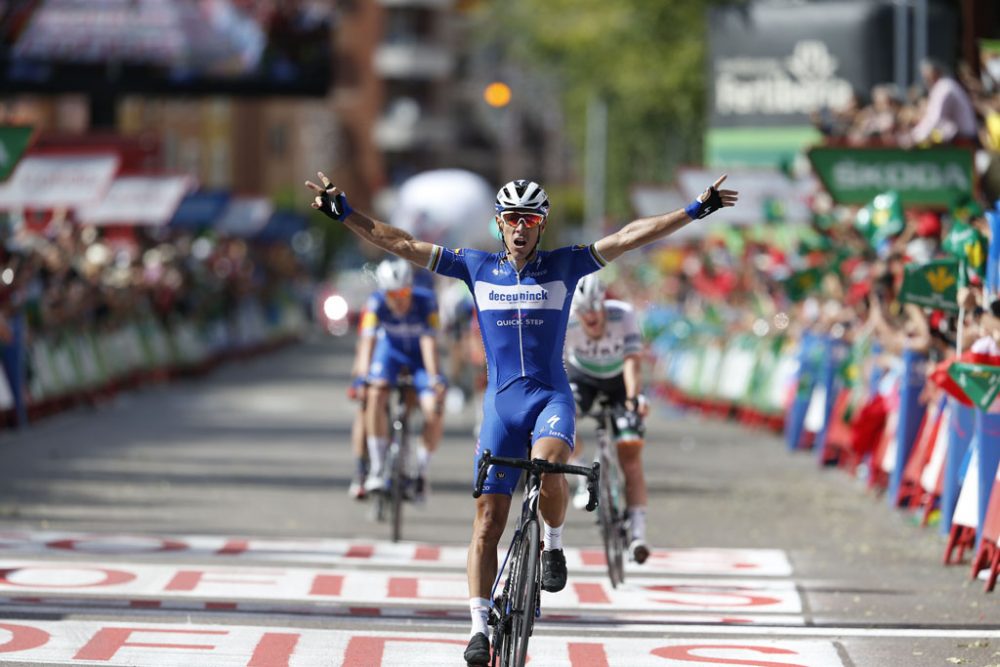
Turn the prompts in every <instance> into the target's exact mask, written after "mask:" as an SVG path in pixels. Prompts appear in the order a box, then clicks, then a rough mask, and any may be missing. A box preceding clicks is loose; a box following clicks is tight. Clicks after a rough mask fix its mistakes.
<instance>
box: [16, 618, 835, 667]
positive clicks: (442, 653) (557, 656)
mask: <svg viewBox="0 0 1000 667" xmlns="http://www.w3.org/2000/svg"><path fill="white" fill-rule="evenodd" d="M467 641H468V635H467V634H463V633H457V632H456V633H443V632H372V631H358V630H326V629H313V628H294V627H277V628H269V627H258V626H251V625H208V624H199V623H189V622H188V623H122V622H109V621H75V620H71V621H35V620H29V621H20V620H17V621H9V622H8V621H2V622H0V661H3V662H7V661H8V660H10V661H15V662H28V663H37V664H56V663H58V664H87V665H94V664H101V665H150V666H152V667H167V666H177V667H188V666H189V665H212V666H213V667H277V666H278V665H286V666H295V667H314V666H315V667H319V666H320V665H322V666H324V667H328V666H330V665H339V666H340V667H389V666H393V667H395V666H397V665H407V667H439V666H440V665H450V664H454V663H455V661H456V658H457V657H458V656H461V652H462V650H463V649H464V648H465V644H466V642H467ZM528 660H529V661H530V664H532V665H535V664H537V665H566V666H567V667H596V666H601V667H654V666H655V667H671V666H684V665H690V664H692V663H699V664H720V665H721V664H727V665H737V664H738V665H775V666H777V665H790V666H794V665H813V666H814V667H833V666H837V667H839V666H840V665H842V664H843V662H842V661H841V659H840V657H839V655H838V651H837V648H836V646H835V645H834V644H833V643H832V642H829V641H822V640H794V639H792V640H773V639H770V640H755V639H743V638H737V639H725V638H716V639H705V638H693V637H688V638H685V637H671V638H669V639H665V638H636V637H633V638H614V637H594V636H574V635H570V636H562V637H555V636H546V635H541V634H536V635H535V636H534V637H532V639H531V644H530V646H529V648H528Z"/></svg>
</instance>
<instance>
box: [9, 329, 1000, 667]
mask: <svg viewBox="0 0 1000 667" xmlns="http://www.w3.org/2000/svg"><path fill="white" fill-rule="evenodd" d="M350 342H351V341H345V340H332V339H322V340H314V341H311V342H308V343H304V344H301V345H297V346H295V347H292V348H288V349H286V350H283V351H281V352H279V353H276V354H273V355H270V356H267V357H262V358H257V359H254V360H250V361H246V362H239V363H233V364H230V365H228V366H225V367H223V368H221V369H219V370H217V371H216V372H214V373H213V374H211V375H210V376H208V377H206V378H202V379H199V380H191V381H179V382H174V383H170V384H165V385H159V386H154V387H147V388H145V389H142V390H140V391H137V392H133V393H130V394H128V395H121V396H119V397H118V398H117V399H115V400H114V401H113V402H112V403H109V404H107V405H102V406H99V407H97V408H95V409H80V410H76V411H74V412H72V413H68V414H63V415H60V416H57V417H54V418H51V419H49V420H47V421H44V422H41V423H38V424H36V425H34V426H32V427H30V428H28V429H26V430H24V431H22V432H18V433H10V432H4V433H0V664H4V665H13V664H17V665H20V664H24V665H29V664H30V665H38V664H73V665H185V666H190V665H210V666H212V667H215V666H216V665H249V666H254V667H262V666H263V667H271V666H272V665H350V666H352V667H358V666H362V665H364V666H367V665H373V666H374V665H451V664H455V665H460V664H462V661H461V660H460V654H461V648H462V646H464V643H465V639H466V638H467V632H468V630H467V628H468V621H467V611H466V609H467V607H466V599H467V593H466V590H465V586H464V546H463V545H464V544H465V543H466V541H467V539H468V535H469V529H470V525H471V520H472V515H473V501H472V499H471V497H470V495H469V484H470V482H469V478H470V475H471V452H472V446H473V442H472V440H471V436H470V434H471V429H472V420H473V414H472V410H471V409H467V410H465V411H463V412H461V413H459V414H452V415H449V416H448V424H447V429H446V437H445V440H444V442H443V444H442V447H441V450H440V452H439V453H438V455H437V456H436V457H435V459H434V462H433V472H432V477H433V487H432V488H433V491H432V495H431V498H430V500H429V502H428V503H427V505H426V506H424V507H422V508H408V509H409V510H410V511H409V512H408V514H407V516H406V525H405V537H406V539H407V542H406V543H405V544H402V545H395V546H394V545H391V544H389V543H387V541H386V537H387V535H388V530H387V527H386V526H385V525H382V524H377V523H373V522H371V521H369V520H368V519H367V516H366V509H367V508H366V507H365V506H364V505H363V504H358V503H355V502H353V501H351V500H349V499H348V497H347V495H346V493H345V491H346V486H347V483H348V481H349V475H350V473H351V470H352V464H351V456H350V451H349V447H348V444H347V438H348V432H349V425H350V419H351V417H352V414H353V410H354V407H353V405H352V404H350V403H349V402H348V401H347V400H346V399H345V388H346V385H347V381H348V376H347V372H348V369H349V364H350ZM648 426H649V439H648V443H647V446H646V450H645V461H646V465H645V469H646V472H647V476H648V479H649V486H650V491H651V502H650V525H649V538H650V541H651V543H652V544H653V545H654V547H655V549H656V551H655V554H654V557H653V558H652V559H651V561H650V562H649V563H648V564H647V566H645V567H644V568H641V569H639V568H634V567H633V568H632V569H631V570H630V572H629V580H628V582H627V584H626V586H625V587H624V588H620V589H618V590H612V589H611V588H610V586H609V585H608V584H607V582H606V577H604V576H603V575H602V570H601V567H600V564H599V563H597V562H596V561H595V555H596V554H597V551H596V547H597V546H598V536H597V531H596V529H595V527H594V525H593V520H592V518H591V517H590V516H589V515H585V514H583V513H582V512H576V511H574V510H571V514H570V519H569V523H568V527H567V531H566V537H565V540H566V543H567V545H568V546H569V547H571V550H570V551H569V556H570V576H571V580H570V586H569V587H568V588H567V590H566V591H564V592H563V593H560V594H558V595H548V594H546V596H544V597H543V602H542V604H543V616H542V618H541V619H540V621H539V623H538V625H537V628H536V632H535V636H534V638H533V639H532V650H533V655H534V656H535V657H534V660H533V664H538V665H546V666H548V665H573V666H574V667H584V666H593V667H600V666H602V665H606V666H608V667H615V666H621V667H624V666H626V665H627V666H630V667H632V666H642V665H657V666H661V665H690V664H717V665H721V664H726V665H809V666H810V667H820V666H823V667H825V666H827V665H844V666H850V665H856V666H871V667H881V666H894V665H900V666H911V665H912V666H920V665H949V664H965V665H975V666H978V667H986V666H988V665H1000V624H998V620H1000V614H998V611H1000V603H998V597H997V596H996V595H994V594H987V593H983V592H982V582H979V581H970V580H969V577H968V567H967V566H961V567H952V568H946V567H943V566H942V565H941V559H942V555H943V551H944V540H943V538H942V537H941V536H940V535H939V534H938V533H937V531H936V530H935V529H921V528H920V527H919V526H917V525H916V522H915V521H914V520H913V519H912V518H911V517H909V516H907V515H906V514H904V513H902V512H900V511H898V510H894V509H891V508H890V507H889V506H888V505H887V503H886V502H885V500H884V499H882V498H877V497H874V496H872V495H871V494H869V493H868V492H866V491H865V489H864V487H863V485H862V484H861V483H860V482H858V481H857V480H854V479H852V478H850V477H848V476H846V475H845V474H844V473H843V472H841V471H837V470H829V469H826V470H824V469H819V468H818V467H817V466H816V464H815V462H814V461H813V458H812V457H811V456H809V455H808V454H805V453H796V454H791V453H789V452H787V451H786V450H785V449H784V447H783V445H782V443H781V442H780V440H779V439H778V438H776V437H775V436H773V435H771V434H768V433H764V432H758V431H751V430H747V429H745V428H743V427H740V426H739V425H734V424H729V423H722V422H719V421H718V420H704V419H701V418H699V417H697V416H690V415H682V414H679V413H676V412H674V411H672V410H671V409H670V408H669V407H667V406H662V405H661V406H657V408H656V412H655V414H654V416H653V417H652V418H651V419H650V421H649V425H648Z"/></svg>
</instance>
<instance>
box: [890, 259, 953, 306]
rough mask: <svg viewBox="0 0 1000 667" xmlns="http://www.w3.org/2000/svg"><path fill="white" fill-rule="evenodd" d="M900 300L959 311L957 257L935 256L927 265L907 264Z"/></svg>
mask: <svg viewBox="0 0 1000 667" xmlns="http://www.w3.org/2000/svg"><path fill="white" fill-rule="evenodd" d="M899 300H900V301H901V302H904V303H915V304H917V305H918V306H923V307H925V308H933V309H934V310H945V311H948V312H952V313H957V312H958V260H957V259H955V258H952V257H949V258H947V259H935V260H932V261H930V262H927V263H926V264H907V265H906V266H905V267H904V274H903V286H902V288H901V289H900V291H899Z"/></svg>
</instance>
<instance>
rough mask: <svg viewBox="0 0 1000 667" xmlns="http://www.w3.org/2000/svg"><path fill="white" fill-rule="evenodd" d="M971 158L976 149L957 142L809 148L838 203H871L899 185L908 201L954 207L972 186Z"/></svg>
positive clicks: (898, 187)
mask: <svg viewBox="0 0 1000 667" xmlns="http://www.w3.org/2000/svg"><path fill="white" fill-rule="evenodd" d="M972 160H973V152H972V150H970V149H968V148H961V147H956V146H935V147H933V148H923V149H903V148H839V147H833V146H829V147H828V146H817V147H815V148H812V149H810V150H809V161H810V162H812V166H813V170H814V171H815V172H816V175H817V176H818V177H819V180H820V181H821V182H822V183H823V187H825V188H826V190H827V192H829V193H830V196H832V197H833V199H834V201H835V202H837V203H838V204H858V205H862V204H867V203H868V202H870V201H871V200H872V199H873V198H874V197H875V196H876V195H878V194H879V193H881V192H885V191H886V190H895V191H896V192H898V193H899V197H900V199H901V201H902V203H903V205H905V206H929V207H933V208H950V207H951V205H952V203H953V202H954V201H955V199H956V197H958V196H959V195H963V194H968V193H971V192H972V190H973V184H974V183H975V179H974V169H973V162H972Z"/></svg>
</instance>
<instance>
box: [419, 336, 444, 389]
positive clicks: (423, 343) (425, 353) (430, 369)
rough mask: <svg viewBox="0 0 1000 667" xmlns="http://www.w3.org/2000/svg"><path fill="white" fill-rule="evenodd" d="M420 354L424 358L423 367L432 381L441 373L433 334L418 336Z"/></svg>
mask: <svg viewBox="0 0 1000 667" xmlns="http://www.w3.org/2000/svg"><path fill="white" fill-rule="evenodd" d="M420 355H421V357H423V360H424V368H425V369H427V374H428V375H429V376H430V377H431V380H432V381H433V380H434V378H436V377H437V376H438V375H439V374H440V373H441V366H440V364H439V363H438V362H439V358H438V348H437V339H436V338H434V336H421V337H420Z"/></svg>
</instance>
